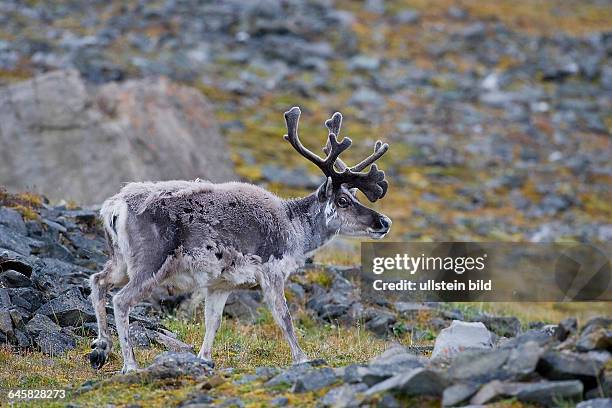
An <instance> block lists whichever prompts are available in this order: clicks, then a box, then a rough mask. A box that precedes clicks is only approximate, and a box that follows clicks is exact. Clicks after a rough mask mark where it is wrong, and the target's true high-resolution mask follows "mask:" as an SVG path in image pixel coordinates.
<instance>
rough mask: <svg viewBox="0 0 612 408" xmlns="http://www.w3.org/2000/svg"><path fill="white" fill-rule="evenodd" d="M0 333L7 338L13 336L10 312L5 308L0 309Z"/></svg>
mask: <svg viewBox="0 0 612 408" xmlns="http://www.w3.org/2000/svg"><path fill="white" fill-rule="evenodd" d="M0 333H2V334H4V335H5V336H6V337H7V338H10V337H11V336H13V320H12V319H11V313H10V311H9V310H8V309H6V308H0Z"/></svg>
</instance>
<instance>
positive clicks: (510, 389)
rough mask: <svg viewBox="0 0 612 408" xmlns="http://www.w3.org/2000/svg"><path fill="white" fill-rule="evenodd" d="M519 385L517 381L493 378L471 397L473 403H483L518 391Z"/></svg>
mask: <svg viewBox="0 0 612 408" xmlns="http://www.w3.org/2000/svg"><path fill="white" fill-rule="evenodd" d="M517 388H518V386H517V385H516V383H503V382H501V381H499V380H493V381H491V382H490V383H488V384H485V385H484V386H483V387H482V388H481V389H480V390H479V391H478V392H477V393H476V395H474V396H473V397H472V398H471V399H470V403H471V404H473V405H483V404H488V403H490V402H494V401H497V400H499V399H502V398H505V397H509V396H512V395H514V394H515V393H516V391H517Z"/></svg>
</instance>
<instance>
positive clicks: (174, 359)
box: [144, 351, 212, 379]
mask: <svg viewBox="0 0 612 408" xmlns="http://www.w3.org/2000/svg"><path fill="white" fill-rule="evenodd" d="M144 372H145V374H146V375H147V376H151V377H153V378H158V379H162V378H177V377H184V376H186V377H194V378H201V377H205V376H208V375H210V374H211V373H212V369H211V368H210V365H209V363H208V362H207V361H204V360H202V359H199V358H198V357H196V356H195V355H194V354H192V353H177V352H172V351H167V352H164V353H162V354H160V355H159V356H157V357H155V359H154V360H153V363H152V364H151V365H150V366H149V367H147V368H146V369H145V370H144Z"/></svg>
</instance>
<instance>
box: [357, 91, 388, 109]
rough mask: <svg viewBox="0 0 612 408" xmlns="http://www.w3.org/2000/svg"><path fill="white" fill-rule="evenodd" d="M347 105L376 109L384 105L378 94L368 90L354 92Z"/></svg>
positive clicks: (383, 100)
mask: <svg viewBox="0 0 612 408" xmlns="http://www.w3.org/2000/svg"><path fill="white" fill-rule="evenodd" d="M349 104H351V105H357V106H361V107H377V108H382V107H384V106H385V105H386V103H385V99H384V98H383V97H382V96H381V95H380V94H379V93H378V92H376V91H374V90H372V89H368V88H360V89H358V90H356V91H355V92H354V93H353V95H352V96H351V98H350V99H349Z"/></svg>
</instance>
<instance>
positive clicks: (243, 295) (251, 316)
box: [223, 290, 262, 322]
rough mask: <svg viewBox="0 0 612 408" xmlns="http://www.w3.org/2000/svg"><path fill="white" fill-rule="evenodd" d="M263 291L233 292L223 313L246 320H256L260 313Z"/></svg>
mask: <svg viewBox="0 0 612 408" xmlns="http://www.w3.org/2000/svg"><path fill="white" fill-rule="evenodd" d="M261 300H262V299H261V293H259V291H255V290H238V291H235V292H232V294H231V295H230V296H229V298H228V299H227V303H226V305H225V308H224V309H223V313H225V314H226V315H228V316H230V317H232V318H234V319H239V320H242V321H245V322H254V321H255V320H256V319H257V318H258V317H259V313H258V311H257V309H258V308H259V307H260V306H261Z"/></svg>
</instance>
